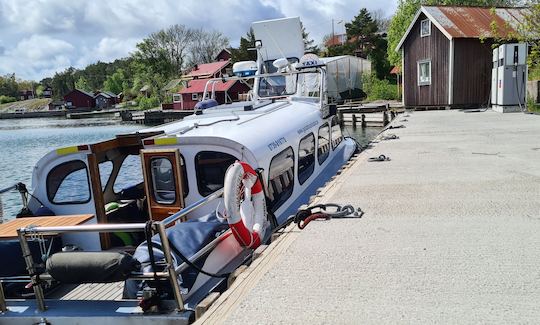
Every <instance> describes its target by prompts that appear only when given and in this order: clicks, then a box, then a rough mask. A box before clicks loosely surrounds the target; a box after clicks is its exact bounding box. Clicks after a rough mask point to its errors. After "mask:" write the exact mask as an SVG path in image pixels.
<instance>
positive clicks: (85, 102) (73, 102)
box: [64, 89, 96, 109]
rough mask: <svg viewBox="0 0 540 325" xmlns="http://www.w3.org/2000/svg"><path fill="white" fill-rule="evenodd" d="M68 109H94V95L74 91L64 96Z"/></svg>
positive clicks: (77, 90)
mask: <svg viewBox="0 0 540 325" xmlns="http://www.w3.org/2000/svg"><path fill="white" fill-rule="evenodd" d="M64 102H65V103H66V104H65V105H66V108H68V109H70V108H94V107H95V106H96V100H95V98H94V94H91V93H87V92H86V91H84V90H79V89H73V90H72V91H70V92H69V93H67V94H66V95H65V96H64Z"/></svg>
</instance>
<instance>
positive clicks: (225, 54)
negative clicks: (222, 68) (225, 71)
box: [216, 49, 231, 62]
mask: <svg viewBox="0 0 540 325" xmlns="http://www.w3.org/2000/svg"><path fill="white" fill-rule="evenodd" d="M230 59H231V51H229V50H228V49H223V50H221V52H219V53H218V55H217V56H216V61H218V62H219V61H228V60H230Z"/></svg>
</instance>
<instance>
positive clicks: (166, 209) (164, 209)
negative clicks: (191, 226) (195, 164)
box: [140, 149, 185, 221]
mask: <svg viewBox="0 0 540 325" xmlns="http://www.w3.org/2000/svg"><path fill="white" fill-rule="evenodd" d="M140 152H141V154H140V156H141V163H142V168H143V176H144V188H145V193H146V199H147V202H148V214H149V216H150V219H152V220H163V219H164V218H165V217H164V216H166V215H167V214H169V215H170V214H172V213H175V212H177V211H179V210H180V209H182V208H183V207H184V206H185V203H184V187H183V184H184V179H183V177H184V174H183V171H182V164H181V162H180V160H181V158H180V151H179V150H178V149H143V150H141V151H140ZM155 156H158V157H165V158H167V159H169V161H171V163H172V165H173V166H172V167H173V171H174V172H173V173H174V175H173V177H174V182H175V191H176V199H175V201H174V203H172V204H162V203H159V202H157V201H156V199H155V197H154V193H153V182H152V177H151V169H150V168H151V166H150V165H149V161H150V159H151V158H152V157H155ZM182 221H185V219H184V220H182Z"/></svg>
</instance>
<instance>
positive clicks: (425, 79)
mask: <svg viewBox="0 0 540 325" xmlns="http://www.w3.org/2000/svg"><path fill="white" fill-rule="evenodd" d="M423 65H427V69H425V72H426V75H425V76H424V75H423V74H422V66H423ZM417 70H418V86H429V85H431V59H426V60H420V61H418V63H417Z"/></svg>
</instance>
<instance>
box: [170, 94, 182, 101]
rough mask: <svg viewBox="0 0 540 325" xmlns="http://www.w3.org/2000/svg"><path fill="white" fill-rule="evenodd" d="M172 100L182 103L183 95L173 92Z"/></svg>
mask: <svg viewBox="0 0 540 325" xmlns="http://www.w3.org/2000/svg"><path fill="white" fill-rule="evenodd" d="M172 101H173V103H180V102H181V101H182V95H180V94H173V95H172Z"/></svg>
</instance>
